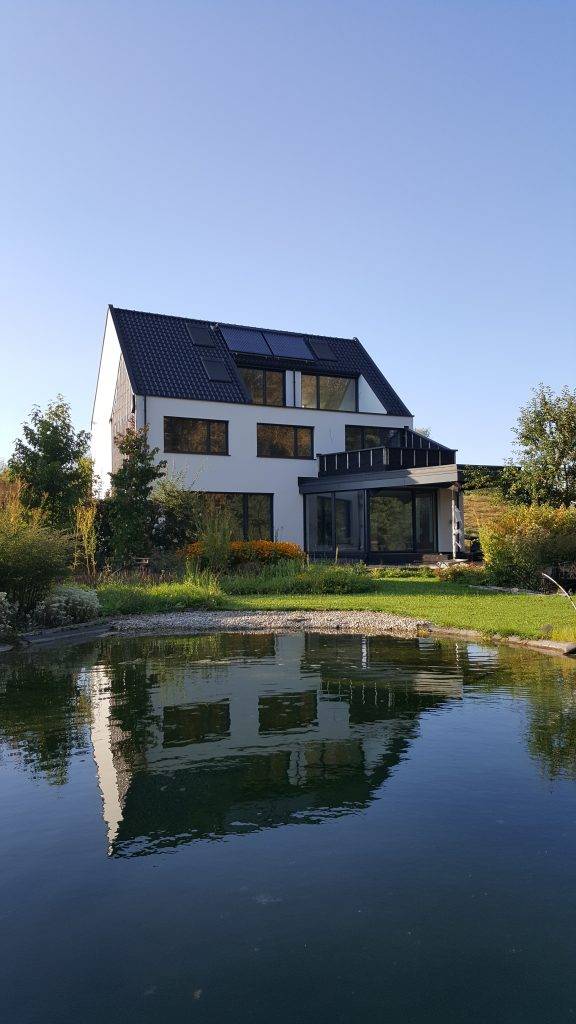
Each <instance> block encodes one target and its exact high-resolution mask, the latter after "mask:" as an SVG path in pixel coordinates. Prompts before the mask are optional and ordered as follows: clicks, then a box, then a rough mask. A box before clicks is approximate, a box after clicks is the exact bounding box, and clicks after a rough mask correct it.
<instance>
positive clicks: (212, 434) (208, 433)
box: [164, 416, 228, 455]
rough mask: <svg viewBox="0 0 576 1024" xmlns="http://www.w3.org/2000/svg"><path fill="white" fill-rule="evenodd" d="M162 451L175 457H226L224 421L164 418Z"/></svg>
mask: <svg viewBox="0 0 576 1024" xmlns="http://www.w3.org/2000/svg"><path fill="white" fill-rule="evenodd" d="M164 451H165V452H168V453H174V454H177V455H228V424H227V422H226V421H225V420H196V419H190V417H188V416H165V417H164Z"/></svg>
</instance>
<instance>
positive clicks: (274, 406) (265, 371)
mask: <svg viewBox="0 0 576 1024" xmlns="http://www.w3.org/2000/svg"><path fill="white" fill-rule="evenodd" d="M238 370H239V373H240V377H241V379H242V383H243V384H244V387H245V388H246V390H247V391H248V393H249V394H250V389H249V387H248V385H247V384H246V381H245V380H244V376H243V374H242V371H243V370H255V371H256V372H257V373H261V374H262V375H263V376H262V398H263V401H262V402H255V401H254V400H253V399H252V396H250V397H251V399H252V401H251V404H252V405H260V406H264V405H265V406H267V407H268V408H269V409H270V408H272V409H285V408H286V374H285V372H284V370H272V369H271V368H270V367H264V366H240V365H239V366H238ZM270 373H274V374H279V375H280V376H281V378H282V402H281V404H280V405H278V403H277V402H267V401H266V395H267V391H268V384H267V377H268V374H270Z"/></svg>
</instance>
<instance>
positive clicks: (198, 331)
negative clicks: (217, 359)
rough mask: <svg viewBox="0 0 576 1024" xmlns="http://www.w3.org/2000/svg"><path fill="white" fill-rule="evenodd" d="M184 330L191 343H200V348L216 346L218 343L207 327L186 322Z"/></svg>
mask: <svg viewBox="0 0 576 1024" xmlns="http://www.w3.org/2000/svg"><path fill="white" fill-rule="evenodd" d="M186 330H187V331H188V335H189V337H190V341H191V342H192V344H193V345H200V346H201V347H202V348H217V344H218V343H217V341H216V338H215V337H214V333H213V332H212V331H211V330H210V328H209V327H203V326H202V324H191V323H188V322H187V323H186Z"/></svg>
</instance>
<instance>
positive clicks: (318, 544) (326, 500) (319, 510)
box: [306, 494, 334, 555]
mask: <svg viewBox="0 0 576 1024" xmlns="http://www.w3.org/2000/svg"><path fill="white" fill-rule="evenodd" d="M332 504H333V503H332V494H308V495H307V497H306V548H307V550H308V551H310V552H311V553H312V554H319V555H321V554H328V553H331V552H332V551H333V544H334V539H333V523H334V513H333V508H332Z"/></svg>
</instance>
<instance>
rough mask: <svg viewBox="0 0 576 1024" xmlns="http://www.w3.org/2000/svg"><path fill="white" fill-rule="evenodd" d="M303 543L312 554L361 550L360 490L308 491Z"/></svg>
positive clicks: (362, 498) (362, 532)
mask: <svg viewBox="0 0 576 1024" xmlns="http://www.w3.org/2000/svg"><path fill="white" fill-rule="evenodd" d="M306 535H307V536H306V545H307V549H308V551H310V552H311V553H312V554H327V553H329V552H330V553H331V552H332V551H334V550H335V549H336V548H338V550H339V551H340V552H342V553H344V552H350V551H363V549H364V491H336V492H335V493H327V494H309V495H307V499H306Z"/></svg>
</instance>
